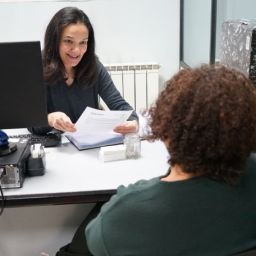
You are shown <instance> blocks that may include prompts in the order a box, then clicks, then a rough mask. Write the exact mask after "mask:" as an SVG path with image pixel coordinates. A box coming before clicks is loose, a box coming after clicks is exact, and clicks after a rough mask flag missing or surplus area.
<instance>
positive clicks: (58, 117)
mask: <svg viewBox="0 0 256 256" xmlns="http://www.w3.org/2000/svg"><path fill="white" fill-rule="evenodd" d="M48 124H49V125H50V126H51V127H53V128H55V129H57V130H60V131H63V132H75V131H76V128H75V124H73V123H72V122H71V120H70V118H69V117H68V116H67V115H66V114H65V113H63V112H52V113H50V114H48Z"/></svg>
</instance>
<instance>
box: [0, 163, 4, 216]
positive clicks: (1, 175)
mask: <svg viewBox="0 0 256 256" xmlns="http://www.w3.org/2000/svg"><path fill="white" fill-rule="evenodd" d="M3 176H4V168H1V169H0V181H1V179H2V178H3ZM0 193H1V209H0V216H1V215H2V214H3V212H4V206H5V198H4V192H3V189H2V186H1V183H0Z"/></svg>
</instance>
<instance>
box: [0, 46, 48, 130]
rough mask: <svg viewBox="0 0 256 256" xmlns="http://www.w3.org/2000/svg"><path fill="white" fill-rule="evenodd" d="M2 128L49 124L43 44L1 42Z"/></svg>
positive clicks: (0, 123)
mask: <svg viewBox="0 0 256 256" xmlns="http://www.w3.org/2000/svg"><path fill="white" fill-rule="evenodd" d="M0 97H1V99H0V110H1V112H0V129H11V128H26V127H32V126H44V125H47V104H46V89H45V87H44V84H43V72H42V57H41V48H40V42H39V41H38V42H37V41H36V42H6V43H0Z"/></svg>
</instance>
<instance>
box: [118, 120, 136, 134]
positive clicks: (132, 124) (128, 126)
mask: <svg viewBox="0 0 256 256" xmlns="http://www.w3.org/2000/svg"><path fill="white" fill-rule="evenodd" d="M138 128H139V125H138V122H137V121H135V120H134V121H126V122H125V123H123V124H120V125H118V126H116V127H115V129H114V132H118V133H121V134H127V133H134V132H137V131H138Z"/></svg>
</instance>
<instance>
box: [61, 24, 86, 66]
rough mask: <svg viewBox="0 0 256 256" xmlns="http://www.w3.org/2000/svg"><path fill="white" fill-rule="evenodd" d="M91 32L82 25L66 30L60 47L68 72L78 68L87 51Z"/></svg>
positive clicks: (69, 26)
mask: <svg viewBox="0 0 256 256" xmlns="http://www.w3.org/2000/svg"><path fill="white" fill-rule="evenodd" d="M88 38H89V31H88V29H87V27H86V26H85V25H84V24H82V23H77V24H70V25H68V26H67V27H66V28H64V30H63V32H62V35H61V38H60V46H59V54H60V58H61V60H62V62H63V64H64V66H65V69H66V70H67V71H68V70H70V69H72V68H73V67H75V66H77V65H78V63H79V62H80V61H81V59H82V57H83V55H84V54H85V52H86V50H87V42H88Z"/></svg>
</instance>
